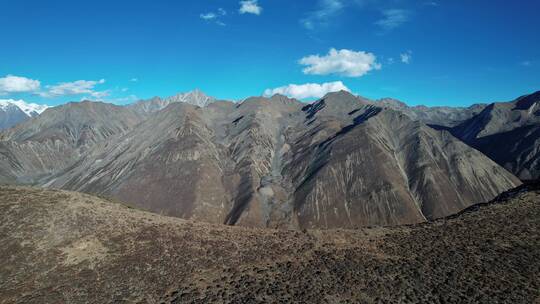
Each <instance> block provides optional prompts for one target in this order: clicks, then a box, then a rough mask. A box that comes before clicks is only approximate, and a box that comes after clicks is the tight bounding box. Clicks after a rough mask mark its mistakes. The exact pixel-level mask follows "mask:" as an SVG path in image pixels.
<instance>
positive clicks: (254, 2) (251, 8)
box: [238, 0, 262, 15]
mask: <svg viewBox="0 0 540 304" xmlns="http://www.w3.org/2000/svg"><path fill="white" fill-rule="evenodd" d="M238 11H239V12H240V14H254V15H260V14H261V12H262V7H261V6H260V5H259V3H258V0H245V1H240V9H239V10H238Z"/></svg>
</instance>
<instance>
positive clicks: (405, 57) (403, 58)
mask: <svg viewBox="0 0 540 304" xmlns="http://www.w3.org/2000/svg"><path fill="white" fill-rule="evenodd" d="M399 57H400V58H401V62H403V63H405V64H409V63H411V60H412V52H411V51H407V52H405V53H403V54H400V55H399Z"/></svg>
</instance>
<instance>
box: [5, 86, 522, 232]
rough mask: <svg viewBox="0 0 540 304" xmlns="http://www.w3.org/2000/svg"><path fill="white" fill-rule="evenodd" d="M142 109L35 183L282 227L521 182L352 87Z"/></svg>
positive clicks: (422, 208)
mask: <svg viewBox="0 0 540 304" xmlns="http://www.w3.org/2000/svg"><path fill="white" fill-rule="evenodd" d="M127 110H129V111H130V113H135V112H134V111H131V110H130V109H127ZM133 115H134V119H133V121H137V119H135V118H136V117H140V116H138V114H133ZM143 116H144V117H145V120H144V121H142V122H141V120H138V121H137V122H138V123H134V124H128V123H123V124H122V125H125V126H126V128H125V129H124V128H114V130H116V131H115V132H106V133H107V134H109V136H108V137H106V138H103V139H101V140H92V141H91V143H92V145H82V146H83V147H85V148H84V149H78V150H76V152H77V153H78V154H76V153H72V154H70V157H71V158H70V159H72V160H73V161H72V162H71V163H70V164H69V166H64V167H62V170H54V172H45V173H49V174H45V173H44V174H43V175H41V176H40V179H39V180H38V183H39V184H40V185H44V186H47V187H54V188H63V189H70V190H77V191H83V192H89V193H96V194H100V195H106V196H111V197H115V198H119V199H121V200H124V201H126V202H128V203H130V204H132V205H134V206H137V207H141V208H144V209H147V210H151V211H154V212H157V213H164V214H167V215H173V216H177V217H182V218H189V219H197V220H202V221H207V222H212V223H225V224H229V225H241V226H256V227H275V228H315V227H317V228H335V227H359V226H369V225H396V224H404V223H417V222H423V221H426V220H430V219H435V218H439V217H443V216H446V215H449V214H453V213H455V212H458V211H460V210H462V209H464V208H466V207H467V206H469V205H470V204H472V203H473V202H478V201H487V200H489V199H491V198H493V197H494V196H496V195H497V194H499V193H500V192H502V191H505V190H507V189H509V188H512V187H514V186H515V185H517V184H519V183H520V182H519V180H518V179H517V178H516V177H514V176H513V175H512V174H510V173H509V172H508V171H506V170H505V169H503V168H501V167H500V166H498V165H497V164H495V163H494V162H493V161H491V160H490V159H488V158H487V157H485V156H484V155H482V154H481V153H479V152H478V151H476V150H474V149H472V148H470V147H468V146H467V145H465V144H463V143H462V142H460V141H459V140H457V139H456V138H454V137H453V136H452V135H451V134H450V133H448V132H447V131H440V130H434V129H432V128H430V127H428V126H426V125H425V124H423V123H421V122H418V121H414V120H412V119H411V118H410V117H409V116H407V115H404V114H403V113H401V112H399V111H395V110H392V109H389V108H383V107H379V106H377V105H374V104H373V103H372V102H370V101H368V100H365V99H362V98H358V97H355V96H353V95H351V94H349V93H347V92H337V93H331V94H328V95H327V96H325V97H324V98H323V99H321V100H319V101H317V102H315V103H313V104H309V105H306V104H303V103H301V102H299V101H297V100H294V99H289V98H286V97H284V96H279V95H276V96H274V97H272V98H250V99H247V100H245V101H243V102H242V103H239V104H235V103H232V102H225V101H217V102H213V103H211V104H209V105H207V106H205V107H199V106H196V105H191V104H187V103H183V102H174V103H171V104H169V105H168V106H167V107H166V108H164V109H162V110H161V111H157V112H155V113H150V114H145V115H143ZM128 121H130V122H131V121H132V120H131V119H129V120H128ZM90 125H91V127H89V128H90V129H91V130H95V129H96V126H95V125H92V124H90ZM31 128H36V129H40V128H37V127H34V125H31V126H27V127H26V129H31ZM98 129H99V128H98ZM117 129H118V130H117ZM100 130H101V129H100ZM38 133H39V132H38ZM101 133H103V132H100V133H98V134H101ZM91 134H94V132H93V133H91ZM67 136H68V134H62V136H60V138H65V137H67ZM80 137H81V136H78V137H77V138H80ZM38 138H39V137H38ZM67 138H71V137H67ZM84 138H86V137H84ZM90 138H92V139H93V138H97V136H96V135H93V136H90ZM35 142H36V141H35V140H30V139H29V140H28V143H27V144H28V145H30V143H32V144H34V143H35ZM77 142H78V141H77ZM70 143H72V141H70ZM75 147H78V146H77V145H75ZM48 150H49V151H52V148H48ZM9 151H12V150H9ZM68 151H71V150H68ZM41 159H43V158H41ZM5 163H6V162H0V164H2V165H4V164H5ZM46 163H47V164H48V162H46ZM49 166H50V167H51V168H56V166H57V165H56V164H55V163H51V165H49ZM6 172H9V173H8V174H12V175H15V176H18V171H16V170H11V171H6ZM6 175H7V174H6ZM0 178H1V175H0ZM9 178H10V176H9V175H8V176H6V177H5V179H9ZM34 180H35V178H34Z"/></svg>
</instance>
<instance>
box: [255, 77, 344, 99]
mask: <svg viewBox="0 0 540 304" xmlns="http://www.w3.org/2000/svg"><path fill="white" fill-rule="evenodd" d="M342 90H343V91H347V92H350V90H349V88H347V87H346V86H345V85H344V84H343V82H341V81H335V82H326V83H322V84H318V83H306V84H289V85H287V86H283V87H279V88H275V89H266V90H265V91H264V93H263V95H264V96H266V97H270V96H273V95H275V94H281V95H285V96H288V97H291V98H296V99H307V98H321V97H323V96H324V95H326V94H328V93H330V92H337V91H342Z"/></svg>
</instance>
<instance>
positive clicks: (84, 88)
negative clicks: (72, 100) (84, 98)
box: [39, 79, 109, 98]
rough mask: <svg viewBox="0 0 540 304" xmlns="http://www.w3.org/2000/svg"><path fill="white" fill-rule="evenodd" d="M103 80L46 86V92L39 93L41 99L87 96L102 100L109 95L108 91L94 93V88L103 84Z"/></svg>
mask: <svg viewBox="0 0 540 304" xmlns="http://www.w3.org/2000/svg"><path fill="white" fill-rule="evenodd" d="M104 83H105V79H100V80H77V81H73V82H61V83H59V84H56V85H52V86H47V87H46V88H47V91H45V92H40V93H39V95H40V96H41V97H47V98H52V97H60V96H72V95H81V94H88V95H90V96H92V97H94V98H103V97H105V96H108V95H109V92H108V91H101V92H99V91H95V90H94V88H95V86H96V85H98V84H104Z"/></svg>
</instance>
